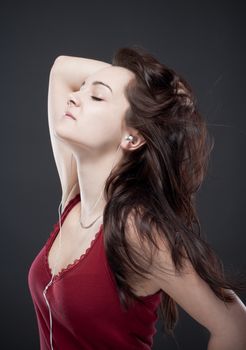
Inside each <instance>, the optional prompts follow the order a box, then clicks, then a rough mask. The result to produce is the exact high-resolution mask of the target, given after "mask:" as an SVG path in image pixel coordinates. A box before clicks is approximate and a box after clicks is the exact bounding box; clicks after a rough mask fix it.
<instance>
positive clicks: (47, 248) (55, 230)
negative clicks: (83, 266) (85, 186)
mask: <svg viewBox="0 0 246 350" xmlns="http://www.w3.org/2000/svg"><path fill="white" fill-rule="evenodd" d="M79 201H80V193H78V194H77V195H76V196H75V197H74V198H72V199H71V200H70V201H69V202H68V204H67V206H66V208H65V209H64V211H63V213H62V215H61V227H62V224H63V222H64V220H65V218H66V216H67V215H68V213H69V211H70V210H71V209H72V207H73V206H74V205H75V204H76V203H78V202H79ZM102 227H103V224H101V226H100V228H99V231H98V232H96V234H95V236H94V238H93V239H92V240H91V242H90V246H89V247H88V248H87V249H86V251H85V252H84V253H83V254H81V256H80V257H79V258H77V259H75V260H74V261H73V262H72V263H70V264H68V265H67V266H66V267H63V268H62V269H61V270H60V271H59V272H58V274H56V275H55V276H54V277H53V281H54V280H57V279H59V278H61V277H62V275H63V274H64V273H65V272H67V271H69V270H71V269H72V268H73V267H74V266H76V265H77V264H78V263H79V262H80V261H81V260H83V258H84V257H85V256H86V255H87V254H88V252H89V251H90V250H91V248H92V247H93V245H94V243H95V242H96V240H97V238H98V237H99V234H100V233H101V231H102ZM59 230H60V224H59V220H58V222H57V223H56V224H54V225H53V230H52V232H51V234H50V236H49V238H48V240H47V241H46V243H45V266H46V269H47V271H48V273H49V275H50V276H52V271H51V268H50V266H49V262H48V254H49V251H50V248H51V245H52V244H53V242H54V240H55V238H56V235H57V234H58V232H59Z"/></svg>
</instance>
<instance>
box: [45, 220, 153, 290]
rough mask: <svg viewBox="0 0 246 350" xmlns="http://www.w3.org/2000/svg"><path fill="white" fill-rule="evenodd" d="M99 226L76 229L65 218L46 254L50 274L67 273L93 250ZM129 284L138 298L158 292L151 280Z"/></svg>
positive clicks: (130, 282) (140, 280) (141, 280)
mask: <svg viewBox="0 0 246 350" xmlns="http://www.w3.org/2000/svg"><path fill="white" fill-rule="evenodd" d="M73 222H74V220H73ZM101 224H102V221H98V223H95V224H94V225H93V226H92V228H90V229H84V230H83V229H81V228H80V229H76V227H75V226H74V224H73V225H71V220H69V219H67V218H66V220H65V221H64V223H63V225H62V227H61V231H60V230H59V231H58V233H57V234H56V237H55V239H54V241H53V242H52V244H51V246H50V248H49V250H48V252H47V260H48V265H49V269H50V271H51V273H52V274H55V275H56V276H57V275H59V274H61V273H62V272H64V270H66V272H67V273H69V271H68V270H69V269H70V268H72V267H73V265H74V264H76V263H78V262H80V260H82V259H83V257H84V256H86V254H87V253H88V251H89V250H90V249H93V243H94V241H95V239H96V237H97V235H98V234H99V230H100V226H101ZM129 284H130V285H131V287H132V288H133V290H134V292H135V294H136V295H138V296H147V295H151V294H154V293H156V292H157V291H158V290H159V288H158V287H157V286H156V285H155V284H154V282H153V281H152V280H151V279H150V280H146V279H138V280H137V281H134V280H131V281H129Z"/></svg>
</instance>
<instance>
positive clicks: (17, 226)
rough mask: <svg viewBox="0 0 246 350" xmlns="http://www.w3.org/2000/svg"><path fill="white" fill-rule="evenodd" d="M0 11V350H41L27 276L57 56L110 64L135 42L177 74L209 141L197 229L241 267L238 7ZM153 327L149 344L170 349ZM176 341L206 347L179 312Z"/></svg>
mask: <svg viewBox="0 0 246 350" xmlns="http://www.w3.org/2000/svg"><path fill="white" fill-rule="evenodd" d="M0 13H1V15H0V16H1V21H0V27H1V38H0V40H1V68H2V74H1V95H2V97H3V98H2V106H1V107H2V108H1V110H2V113H1V128H0V130H1V138H0V140H1V151H2V152H1V160H2V171H1V181H2V206H1V212H2V234H1V250H2V254H1V257H2V263H1V265H0V266H1V278H2V281H1V285H2V288H1V302H2V307H1V310H2V311H3V313H2V315H3V317H2V318H1V319H2V321H1V323H2V325H1V330H2V345H3V344H7V343H6V342H7V341H8V345H6V347H3V348H6V349H17V348H18V349H25V350H29V349H39V337H38V329H37V323H36V316H35V312H34V308H33V304H32V300H31V296H30V293H29V289H28V284H27V274H28V269H29V267H30V265H31V263H32V261H33V260H34V258H35V257H36V255H37V254H38V252H39V251H40V249H41V248H42V246H43V244H44V243H45V241H46V239H47V237H48V235H49V234H50V232H51V230H52V227H53V224H54V223H55V222H56V221H57V217H58V212H57V210H58V209H57V208H58V204H59V201H60V198H61V188H60V182H59V178H58V173H57V170H56V167H55V162H54V159H53V154H52V149H51V144H50V139H49V131H48V119H47V92H48V76H49V70H50V68H51V66H52V64H53V61H54V59H55V58H56V57H57V56H58V55H72V56H81V57H87V58H94V59H99V60H102V61H106V62H111V58H112V55H113V52H114V51H115V50H116V49H117V48H119V47H122V46H128V45H132V44H137V45H141V46H143V47H145V48H146V49H147V50H149V51H150V52H151V53H152V54H154V55H155V56H156V57H157V58H158V59H159V60H160V61H162V62H163V63H166V64H167V65H169V66H170V67H172V68H174V69H175V70H177V71H178V72H179V73H181V74H183V75H184V77H185V78H186V79H187V80H188V81H189V82H190V84H191V85H192V86H193V89H194V91H195V93H196V96H197V98H198V101H199V105H200V110H201V112H202V113H203V115H204V117H205V118H206V119H207V121H208V125H209V130H210V132H211V134H212V135H213V136H214V137H215V148H214V150H213V153H212V157H211V161H210V167H209V171H208V175H207V178H206V181H205V182H204V185H203V187H202V189H201V191H200V192H199V196H198V208H199V215H200V220H201V224H202V228H203V231H204V232H205V234H206V235H207V237H208V240H209V242H210V243H211V244H212V246H213V247H214V249H215V250H216V252H217V253H218V254H219V256H220V258H221V259H222V261H223V263H224V266H225V268H226V269H228V270H230V271H232V272H233V273H234V272H235V273H236V272H237V271H239V270H241V271H245V257H244V254H245V251H244V247H245V226H244V225H245V194H246V191H245V178H246V176H245V175H246V167H245V151H246V147H245V146H246V125H245V124H246V123H245V107H246V97H245V73H246V72H245V62H246V57H245V56H246V55H245V45H244V44H243V43H245V41H244V39H245V18H244V13H245V8H244V4H243V1H237V2H228V3H225V2H224V1H223V2H222V1H221V2H219V1H215V2H212V1H210V2H208V1H206V3H205V2H199V1H186V2H181V1H180V2H178V1H152V2H150V1H124V2H119V1H114V2H113V1H103V2H101V1H91V2H90V1H50V2H47V3H46V2H43V1H42V2H41V1H40V2H37V1H35V2H33V1H32V2H31V1H30V2H29V3H28V2H17V1H16V3H14V2H9V3H8V4H7V3H4V2H2V3H1V12H0ZM241 298H242V300H243V301H244V302H245V299H246V298H245V295H241ZM3 320H4V322H3ZM160 326H161V325H160V322H159V321H158V324H157V329H158V332H157V334H156V336H155V338H154V346H153V349H154V350H158V349H169V350H172V349H177V346H176V345H175V344H174V342H173V341H172V340H171V339H167V338H164V337H163V336H162V334H161V332H160ZM175 334H176V338H177V341H178V344H179V349H183V350H190V349H206V347H207V341H208V332H207V330H206V329H205V328H203V327H202V326H201V325H200V324H198V323H197V322H196V321H195V320H193V319H192V318H191V317H190V316H189V315H187V314H186V313H185V312H184V311H182V310H180V321H179V324H178V326H177V327H176V331H175Z"/></svg>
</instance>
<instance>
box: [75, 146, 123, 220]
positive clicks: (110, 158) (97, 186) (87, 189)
mask: <svg viewBox="0 0 246 350" xmlns="http://www.w3.org/2000/svg"><path fill="white" fill-rule="evenodd" d="M121 156H122V154H121V150H120V149H118V152H117V153H116V150H113V151H111V152H108V153H106V154H104V155H102V154H101V155H98V156H94V157H92V156H91V154H90V156H85V155H83V154H82V152H78V153H77V154H74V157H75V160H76V164H77V175H78V183H79V191H80V198H81V202H80V218H81V220H82V222H83V224H89V223H90V222H91V221H92V220H93V219H95V218H96V217H97V216H99V215H101V214H103V209H104V207H105V205H106V201H105V198H104V192H103V191H104V187H105V182H106V180H107V178H108V176H109V174H110V171H111V169H112V167H114V166H115V165H116V164H117V163H118V162H119V160H120V158H121ZM99 197H100V198H99ZM96 202H97V203H96Z"/></svg>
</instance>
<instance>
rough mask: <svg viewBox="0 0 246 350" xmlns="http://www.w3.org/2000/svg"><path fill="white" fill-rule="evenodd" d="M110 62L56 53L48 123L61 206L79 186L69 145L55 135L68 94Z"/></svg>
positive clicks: (49, 92) (51, 79) (49, 93)
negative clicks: (59, 187) (57, 122)
mask: <svg viewBox="0 0 246 350" xmlns="http://www.w3.org/2000/svg"><path fill="white" fill-rule="evenodd" d="M107 66H110V64H109V63H106V62H102V61H98V60H94V59H89V58H82V57H74V56H58V57H57V58H56V60H55V62H54V64H53V66H52V67H51V70H50V75H49V88H48V125H49V132H50V139H51V145H52V150H53V154H54V158H55V163H56V167H57V170H58V174H59V178H60V182H61V187H62V208H64V207H65V205H66V204H67V203H68V201H69V200H70V199H71V197H72V196H73V195H74V194H75V192H76V191H77V189H78V177H77V167H76V162H75V159H74V157H73V154H72V151H71V150H70V149H69V147H68V145H67V144H66V143H65V142H63V141H62V140H61V139H59V138H58V137H57V135H56V132H55V130H56V121H58V120H59V118H62V115H63V114H64V111H65V109H66V106H67V99H68V96H69V93H71V92H73V91H77V90H79V88H80V86H81V84H82V82H83V80H84V79H85V78H86V77H87V76H89V75H91V74H93V73H95V72H96V71H98V70H101V69H103V68H105V67H107Z"/></svg>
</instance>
